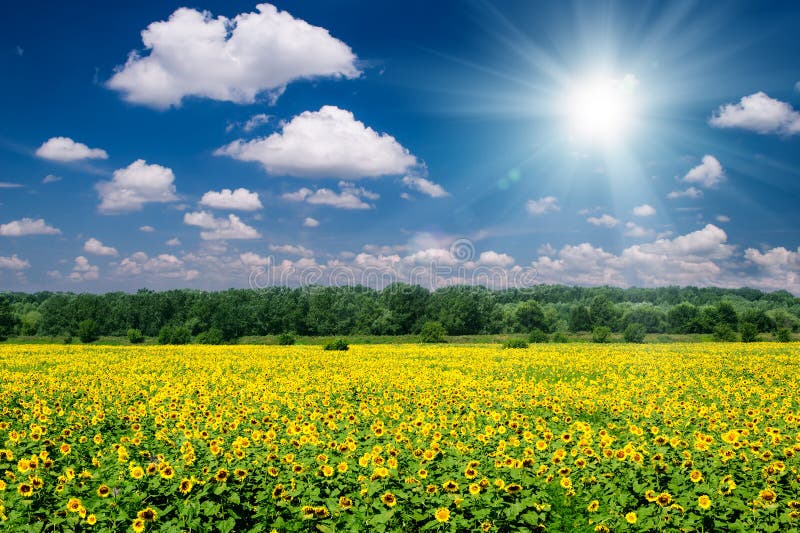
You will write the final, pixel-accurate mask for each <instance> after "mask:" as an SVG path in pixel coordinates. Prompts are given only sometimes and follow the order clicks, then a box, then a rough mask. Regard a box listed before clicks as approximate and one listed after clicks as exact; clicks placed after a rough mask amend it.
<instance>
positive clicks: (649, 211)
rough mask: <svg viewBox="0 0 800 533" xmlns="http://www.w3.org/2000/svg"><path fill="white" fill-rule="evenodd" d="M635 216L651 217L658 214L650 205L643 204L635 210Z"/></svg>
mask: <svg viewBox="0 0 800 533" xmlns="http://www.w3.org/2000/svg"><path fill="white" fill-rule="evenodd" d="M633 214H634V215H635V216H637V217H651V216H653V215H655V214H656V210H655V208H654V207H653V206H652V205H650V204H642V205H638V206H636V207H634V208H633Z"/></svg>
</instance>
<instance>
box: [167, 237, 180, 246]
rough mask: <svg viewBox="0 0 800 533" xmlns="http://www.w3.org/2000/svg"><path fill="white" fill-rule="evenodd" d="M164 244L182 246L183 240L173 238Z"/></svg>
mask: <svg viewBox="0 0 800 533" xmlns="http://www.w3.org/2000/svg"><path fill="white" fill-rule="evenodd" d="M164 244H166V245H167V246H180V245H181V240H180V239H179V238H177V237H173V238H171V239H170V240H168V241H167V242H166V243H164Z"/></svg>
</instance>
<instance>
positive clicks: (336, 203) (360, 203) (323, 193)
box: [282, 181, 380, 209]
mask: <svg viewBox="0 0 800 533" xmlns="http://www.w3.org/2000/svg"><path fill="white" fill-rule="evenodd" d="M339 189H340V192H338V193H337V192H335V191H332V190H331V189H326V188H322V189H316V190H311V189H309V188H308V187H303V188H301V189H299V190H297V191H295V192H289V193H285V194H283V195H282V198H283V199H284V200H289V201H292V202H307V203H309V204H314V205H327V206H330V207H335V208H337V209H372V208H374V207H375V206H374V205H372V204H369V203H367V202H365V201H364V199H367V200H377V199H378V198H380V195H378V194H376V193H374V192H372V191H369V190H367V189H365V188H363V187H356V186H355V185H353V184H352V183H348V182H346V181H340V182H339Z"/></svg>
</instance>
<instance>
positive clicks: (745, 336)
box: [739, 322, 758, 342]
mask: <svg viewBox="0 0 800 533" xmlns="http://www.w3.org/2000/svg"><path fill="white" fill-rule="evenodd" d="M739 333H740V334H741V336H742V342H756V341H758V326H756V325H755V324H753V323H752V322H742V323H741V324H740V325H739Z"/></svg>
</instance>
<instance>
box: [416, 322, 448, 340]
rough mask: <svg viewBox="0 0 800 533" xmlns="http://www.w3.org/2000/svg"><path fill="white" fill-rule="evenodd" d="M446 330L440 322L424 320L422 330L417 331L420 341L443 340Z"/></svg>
mask: <svg viewBox="0 0 800 533" xmlns="http://www.w3.org/2000/svg"><path fill="white" fill-rule="evenodd" d="M446 336H447V330H446V329H444V326H443V325H442V324H441V323H440V322H434V321H432V320H430V321H428V322H425V324H424V325H423V326H422V330H420V332H419V338H420V341H422V342H445V337H446Z"/></svg>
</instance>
